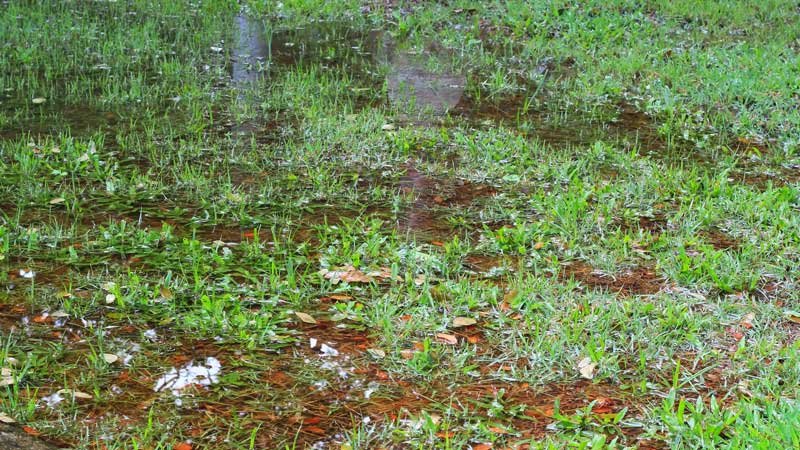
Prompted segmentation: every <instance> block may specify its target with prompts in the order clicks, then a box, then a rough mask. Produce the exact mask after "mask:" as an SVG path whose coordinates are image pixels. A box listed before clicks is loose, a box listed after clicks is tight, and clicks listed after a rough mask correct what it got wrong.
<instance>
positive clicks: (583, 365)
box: [578, 358, 597, 380]
mask: <svg viewBox="0 0 800 450" xmlns="http://www.w3.org/2000/svg"><path fill="white" fill-rule="evenodd" d="M595 368H597V363H594V362H592V359H591V358H583V359H582V360H580V361H579V362H578V371H579V372H580V373H581V376H582V377H583V378H586V379H587V380H591V379H592V378H594V371H595Z"/></svg>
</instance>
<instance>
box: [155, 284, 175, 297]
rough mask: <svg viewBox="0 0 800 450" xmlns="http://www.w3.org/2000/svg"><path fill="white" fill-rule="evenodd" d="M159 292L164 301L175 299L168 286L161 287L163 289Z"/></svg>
mask: <svg viewBox="0 0 800 450" xmlns="http://www.w3.org/2000/svg"><path fill="white" fill-rule="evenodd" d="M159 292H160V293H161V297H162V298H163V299H164V300H171V299H172V298H173V297H175V295H174V294H173V293H172V291H171V290H170V289H169V288H168V287H166V286H161V288H159Z"/></svg>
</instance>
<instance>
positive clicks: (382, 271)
mask: <svg viewBox="0 0 800 450" xmlns="http://www.w3.org/2000/svg"><path fill="white" fill-rule="evenodd" d="M367 276H368V277H370V278H380V279H382V280H391V279H392V269H389V268H386V267H380V268H378V270H373V271H371V272H368V273H367ZM394 280H395V281H403V278H402V277H400V276H399V275H398V276H396V277H394Z"/></svg>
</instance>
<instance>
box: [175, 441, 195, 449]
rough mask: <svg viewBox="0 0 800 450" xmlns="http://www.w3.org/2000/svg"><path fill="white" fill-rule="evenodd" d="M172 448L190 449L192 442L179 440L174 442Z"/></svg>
mask: <svg viewBox="0 0 800 450" xmlns="http://www.w3.org/2000/svg"><path fill="white" fill-rule="evenodd" d="M172 450H192V444H191V443H190V442H181V443H178V444H175V446H174V447H172Z"/></svg>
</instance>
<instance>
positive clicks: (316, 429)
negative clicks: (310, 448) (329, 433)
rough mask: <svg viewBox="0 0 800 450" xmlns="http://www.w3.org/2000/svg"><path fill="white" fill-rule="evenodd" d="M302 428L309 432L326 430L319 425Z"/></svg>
mask: <svg viewBox="0 0 800 450" xmlns="http://www.w3.org/2000/svg"><path fill="white" fill-rule="evenodd" d="M302 430H303V431H305V432H307V433H314V434H325V430H324V429H322V428H320V427H317V426H310V427H303V428H302Z"/></svg>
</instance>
